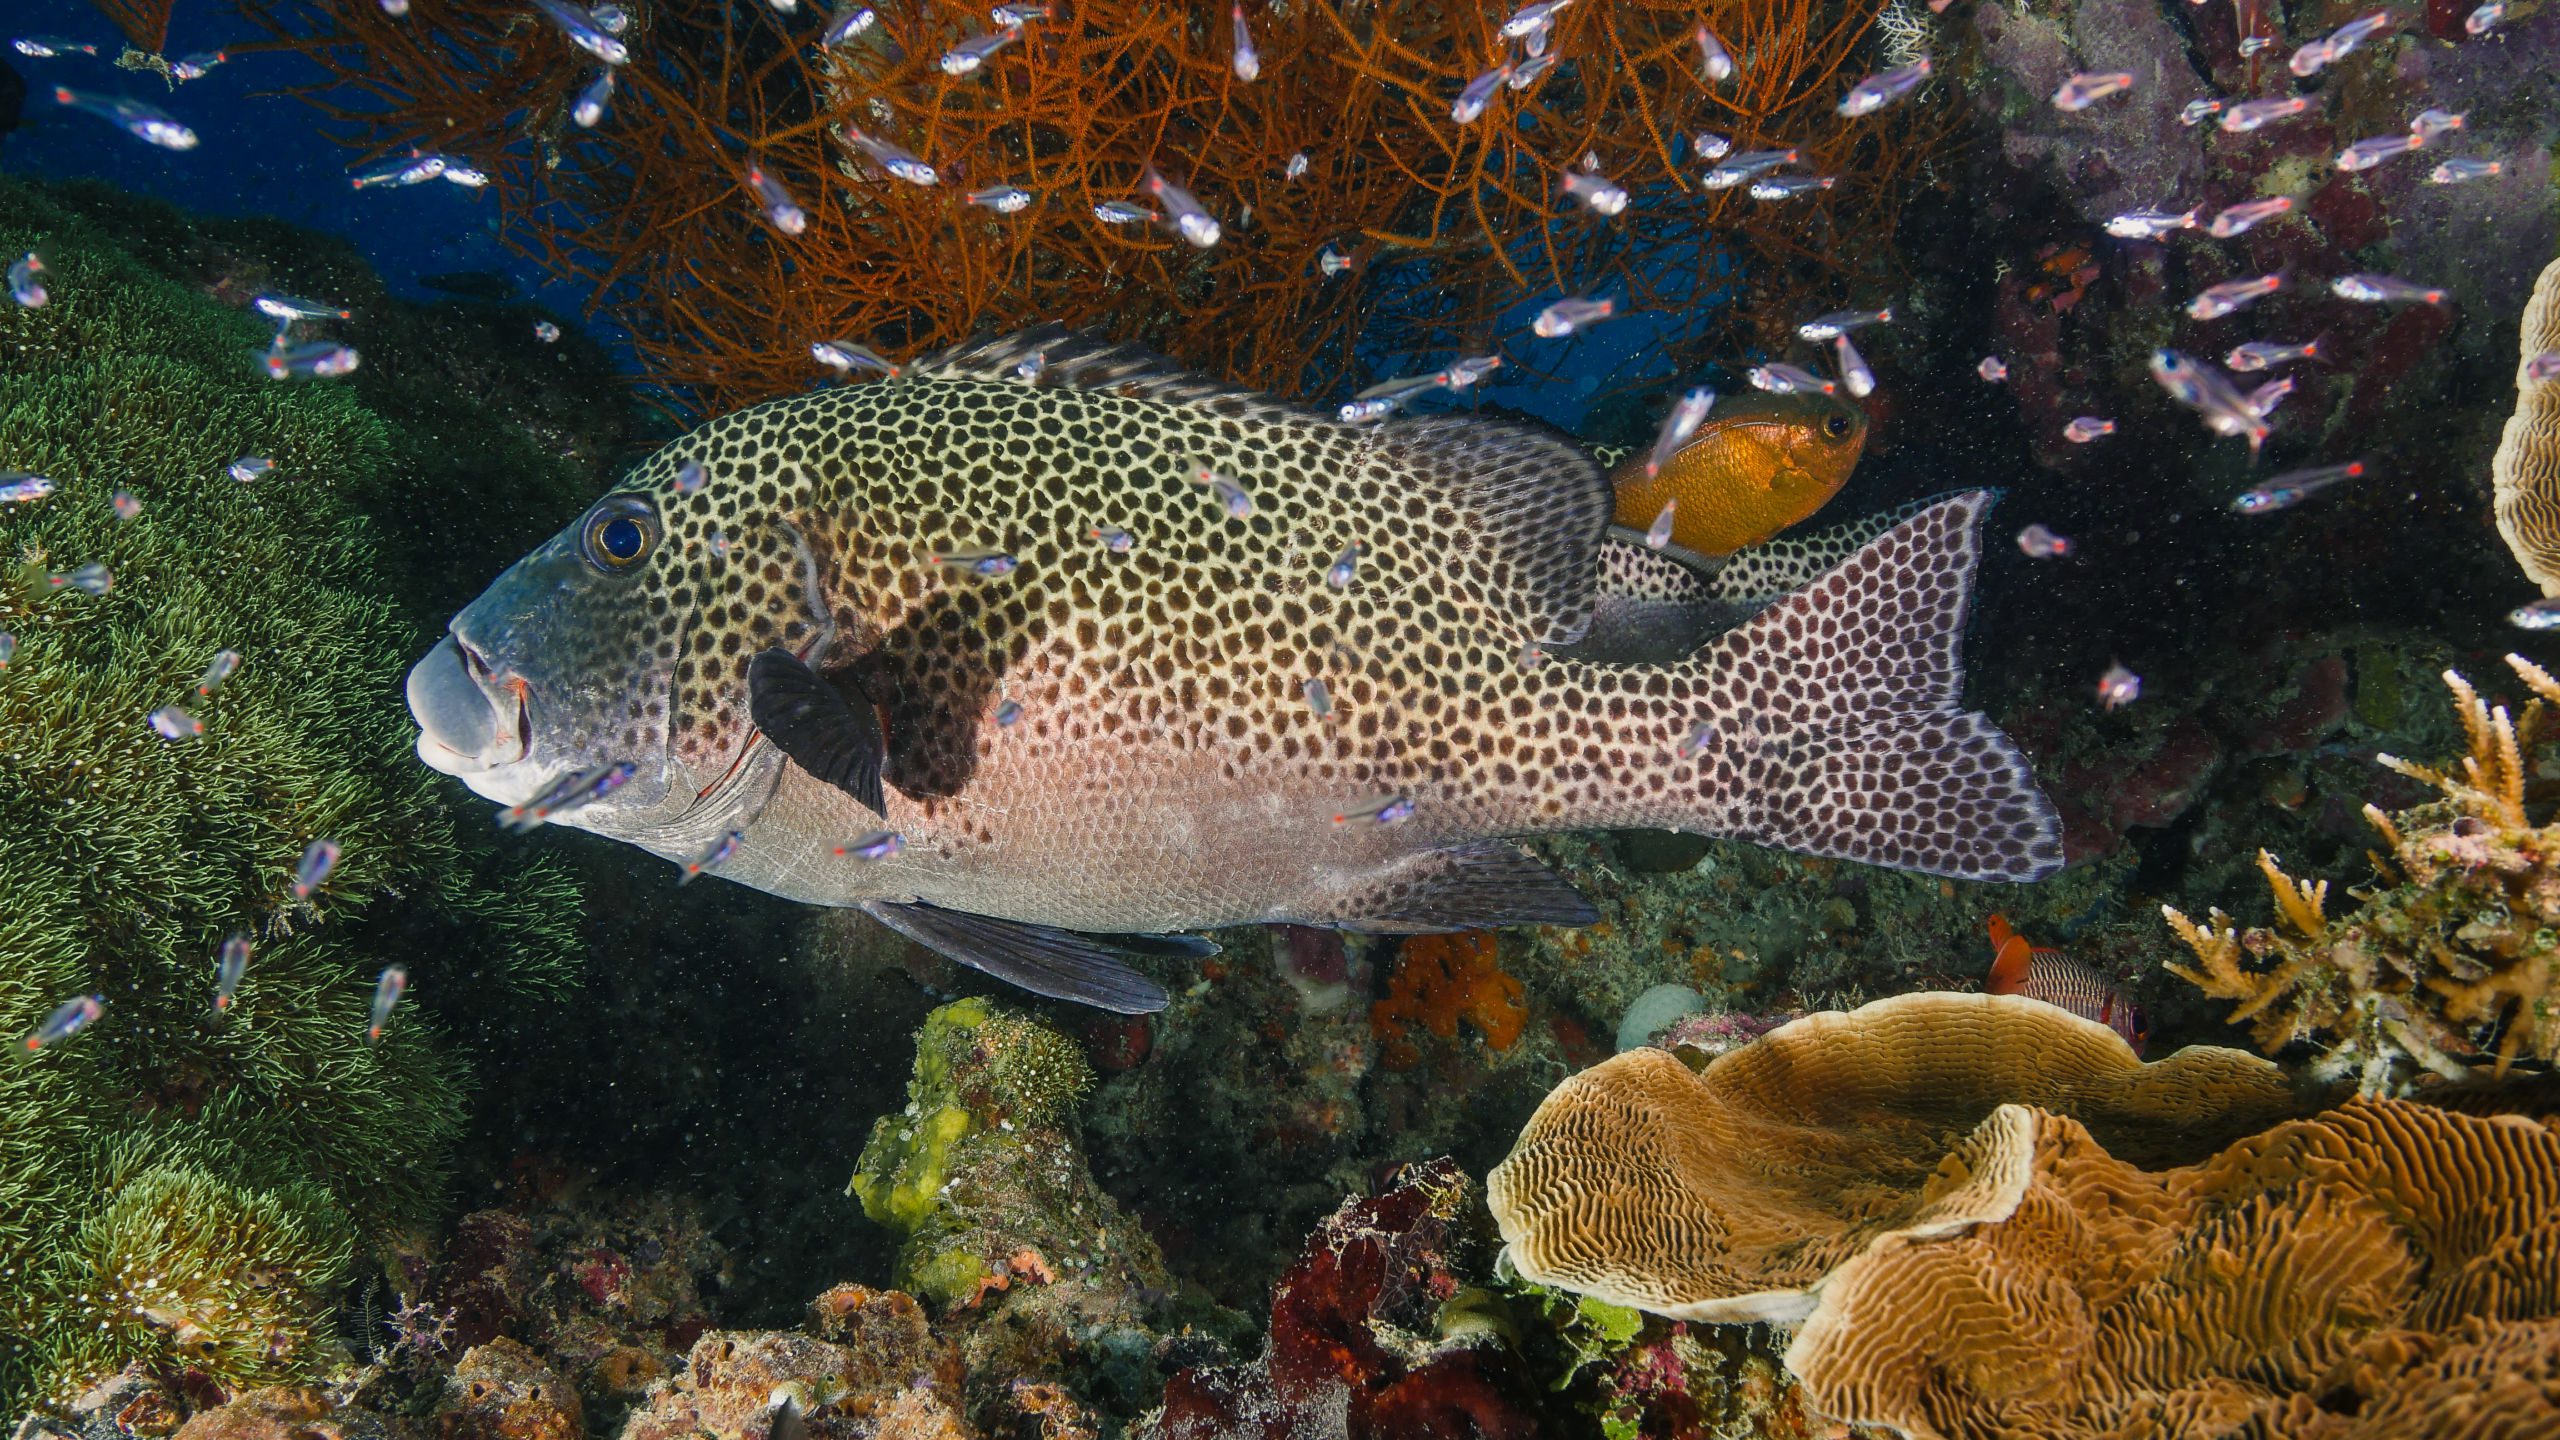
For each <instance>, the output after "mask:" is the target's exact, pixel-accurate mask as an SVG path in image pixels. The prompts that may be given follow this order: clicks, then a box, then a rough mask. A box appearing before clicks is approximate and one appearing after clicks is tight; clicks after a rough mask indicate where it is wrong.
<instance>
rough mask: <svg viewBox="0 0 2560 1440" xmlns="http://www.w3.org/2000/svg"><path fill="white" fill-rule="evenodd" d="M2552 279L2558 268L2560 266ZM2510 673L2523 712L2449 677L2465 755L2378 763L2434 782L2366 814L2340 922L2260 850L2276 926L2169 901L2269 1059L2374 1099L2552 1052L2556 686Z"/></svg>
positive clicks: (2211, 990)
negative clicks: (2284, 1060)
mask: <svg viewBox="0 0 2560 1440" xmlns="http://www.w3.org/2000/svg"><path fill="white" fill-rule="evenodd" d="M2555 273H2560V272H2555ZM2507 663H2508V664H2509V666H2511V667H2512V668H2513V669H2514V670H2515V672H2516V674H2517V675H2518V676H2519V677H2521V678H2522V679H2523V680H2524V681H2525V683H2526V684H2527V685H2528V686H2529V687H2530V688H2531V689H2532V690H2533V691H2534V693H2535V695H2536V697H2537V698H2536V699H2534V700H2533V701H2532V702H2530V703H2528V704H2527V705H2526V706H2525V708H2524V711H2523V713H2522V714H2520V715H2516V716H2510V715H2509V714H2508V712H2507V709H2506V707H2505V706H2503V705H2500V706H2494V707H2493V706H2491V705H2489V704H2488V703H2487V702H2486V701H2484V700H2482V699H2481V698H2480V696H2479V695H2478V693H2477V692H2475V691H2474V690H2473V689H2472V688H2471V685H2470V683H2469V682H2468V681H2466V680H2464V679H2463V678H2462V677H2461V676H2460V675H2458V674H2455V673H2454V672H2452V671H2446V672H2445V676H2444V679H2445V683H2446V684H2447V685H2448V686H2449V687H2450V688H2451V689H2452V691H2453V695H2454V709H2455V713H2456V714H2457V716H2458V717H2459V718H2460V720H2461V722H2462V726H2463V730H2464V733H2465V735H2466V738H2467V739H2468V742H2469V753H2468V754H2466V755H2464V756H2463V757H2462V758H2461V759H2460V761H2459V762H2458V763H2457V764H2455V765H2450V766H2447V767H2445V768H2444V769H2442V770H2438V769H2433V768H2430V767H2427V766H2423V765H2414V764H2411V763H2410V762H2408V761H2405V760H2400V759H2397V758H2394V757H2392V756H2387V755H2386V756H2383V757H2381V759H2382V761H2383V763H2384V764H2385V765H2387V766H2389V767H2390V768H2391V769H2393V770H2396V771H2398V772H2399V773H2400V774H2402V775H2406V776H2409V777H2410V778H2412V779H2416V780H2419V781H2421V782H2423V783H2425V784H2428V785H2430V786H2432V787H2434V788H2435V789H2436V790H2437V792H2438V793H2439V795H2440V796H2441V798H2440V799H2439V800H2437V801H2435V802H2433V803H2430V804H2425V805H2420V806H2417V807H2414V808H2412V809H2409V810H2404V811H2401V812H2399V813H2398V814H2396V815H2386V814H2384V813H2383V812H2382V811H2381V810H2380V809H2379V808H2377V807H2375V806H2371V805H2367V806H2366V807H2365V818H2366V819H2367V820H2368V821H2369V822H2371V824H2372V825H2373V827H2374V829H2375V830H2376V831H2378V832H2379V833H2380V835H2381V838H2382V840H2383V843H2384V845H2385V847H2386V849H2387V852H2388V853H2387V854H2377V855H2375V856H2374V863H2375V865H2376V867H2377V869H2379V870H2380V872H2381V877H2382V878H2381V883H2379V884H2377V885H2375V886H2373V887H2372V888H2371V889H2370V890H2367V891H2364V892H2361V893H2362V894H2363V895H2364V903H2363V904H2362V905H2361V906H2360V907H2358V908H2357V909H2356V910H2355V911H2354V913H2352V914H2350V915H2346V916H2343V917H2339V918H2335V919H2333V918H2331V917H2330V915H2329V914H2328V908H2327V901H2328V894H2329V884H2328V882H2327V881H2325V880H2323V881H2316V882H2313V881H2304V880H2298V879H2295V878H2293V877H2292V876H2289V875H2287V874H2285V873H2284V871H2283V870H2282V869H2281V868H2279V866H2278V864H2277V862H2276V859H2275V857H2274V856H2272V855H2269V854H2267V853H2266V852H2265V851H2260V852H2259V856H2258V863H2259V868H2260V869H2262V870H2263V871H2264V872H2265V873H2266V877H2267V881H2268V884H2269V886H2270V888H2271V889H2272V890H2273V892H2274V898H2275V911H2276V914H2277V917H2278V924H2277V925H2275V926H2272V927H2263V926H2253V927H2250V928H2247V929H2242V928H2241V927H2239V926H2238V925H2235V924H2234V923H2233V922H2232V920H2231V917H2230V916H2228V915H2225V914H2223V913H2222V911H2220V910H2219V909H2216V910H2213V911H2211V912H2209V913H2208V914H2207V916H2206V918H2205V921H2204V923H2203V924H2201V925H2199V924H2197V923H2196V922H2194V921H2192V920H2190V919H2188V918H2187V917H2186V916H2185V915H2183V914H2181V913H2179V912H2178V911H2177V910H2175V909H2172V908H2169V907H2167V906H2163V907H2162V911H2163V913H2164V914H2165V915H2166V916H2167V918H2168V921H2169V924H2170V926H2171V927H2172V928H2173V929H2175V930H2176V931H2177V933H2178V935H2179V937H2180V938H2181V939H2183V940H2184V941H2186V943H2187V946H2188V948H2189V949H2191V950H2192V951H2193V952H2194V954H2195V959H2196V964H2195V965H2194V966H2192V967H2189V966H2174V967H2172V968H2173V970H2174V971H2175V973H2177V974H2178V975H2180V976H2181V977H2183V978H2185V979H2187V980H2189V981H2191V982H2193V983H2194V984H2195V985H2197V986H2198V987H2200V988H2201V989H2202V990H2203V991H2204V993H2205V994H2207V995H2208V996H2211V997H2213V998H2215V999H2222V1000H2233V1001H2237V1002H2239V1004H2238V1008H2237V1009H2235V1010H2234V1011H2233V1012H2232V1014H2231V1017H2230V1018H2231V1022H2232V1023H2233V1024H2247V1025H2249V1026H2250V1028H2251V1033H2252V1034H2253V1035H2254V1036H2255V1037H2256V1039H2257V1041H2258V1044H2259V1046H2260V1047H2261V1048H2263V1049H2265V1050H2267V1051H2269V1052H2270V1053H2272V1052H2274V1051H2276V1050H2278V1049H2281V1048H2282V1047H2284V1046H2286V1045H2289V1044H2293V1043H2295V1042H2310V1043H2313V1044H2316V1045H2318V1046H2320V1047H2321V1048H2322V1049H2323V1051H2324V1052H2325V1054H2326V1064H2327V1065H2328V1067H2330V1068H2333V1069H2335V1070H2337V1071H2341V1072H2343V1071H2350V1070H2351V1071H2353V1072H2354V1073H2355V1074H2356V1075H2357V1076H2358V1079H2359V1084H2360V1087H2361V1088H2362V1089H2363V1090H2364V1091H2365V1092H2366V1093H2368V1094H2381V1093H2387V1092H2389V1091H2391V1090H2393V1089H2395V1088H2398V1087H2400V1086H2402V1085H2404V1084H2407V1083H2411V1082H2412V1081H2413V1080H2415V1079H2416V1078H2418V1077H2417V1076H2415V1075H2413V1074H2412V1073H2411V1072H2412V1070H2413V1069H2415V1070H2418V1071H2421V1072H2427V1073H2426V1078H2427V1079H2428V1080H2430V1081H2433V1080H2434V1079H2436V1078H2437V1077H2441V1078H2443V1079H2447V1080H2468V1079H2472V1078H2474V1077H2475V1073H2476V1072H2477V1071H2478V1070H2479V1069H2480V1068H2482V1067H2481V1066H2480V1064H2478V1063H2476V1062H2478V1061H2480V1060H2483V1059H2486V1060H2489V1061H2491V1062H2492V1063H2491V1064H2490V1065H2489V1067H2488V1068H2490V1069H2491V1070H2493V1071H2494V1072H2495V1073H2498V1074H2503V1073H2504V1072H2505V1070H2506V1068H2507V1066H2508V1065H2509V1064H2510V1063H2511V1062H2512V1061H2513V1060H2514V1059H2515V1058H2516V1057H2517V1056H2518V1055H2531V1056H2533V1057H2535V1058H2536V1059H2540V1060H2546V1061H2547V1060H2553V1059H2560V1013H2554V1006H2553V1003H2552V1002H2553V1000H2554V999H2555V997H2556V996H2560V960H2555V946H2560V941H2555V939H2554V936H2555V933H2560V932H2556V931H2555V927H2560V825H2553V824H2544V825H2535V824H2532V823H2531V822H2530V820H2529V819H2528V817H2527V815H2526V812H2525V792H2526V784H2527V781H2528V779H2529V778H2531V777H2535V776H2538V775H2540V774H2541V773H2543V772H2542V770H2541V769H2540V766H2541V765H2542V764H2543V763H2545V756H2546V754H2547V753H2549V750H2550V746H2549V741H2550V739H2551V734H2550V732H2551V731H2552V730H2553V729H2554V728H2555V724H2560V717H2555V715H2554V714H2553V712H2552V710H2551V708H2550V707H2552V706H2555V705H2560V681H2555V680H2554V679H2553V678H2552V677H2551V676H2550V675H2548V674H2546V673H2545V672H2544V671H2543V670H2542V669H2540V668H2539V667H2538V666H2535V665H2533V664H2532V663H2531V662H2529V661H2526V660H2524V659H2523V658H2522V657H2520V656H2514V655H2510V656H2508V657H2507Z"/></svg>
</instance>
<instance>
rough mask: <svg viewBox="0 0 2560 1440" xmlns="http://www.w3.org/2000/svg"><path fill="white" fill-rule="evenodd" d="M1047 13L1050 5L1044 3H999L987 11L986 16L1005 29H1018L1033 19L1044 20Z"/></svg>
mask: <svg viewBox="0 0 2560 1440" xmlns="http://www.w3.org/2000/svg"><path fill="white" fill-rule="evenodd" d="M1049 15H1050V7H1049V6H1046V5H999V6H997V7H996V8H994V9H993V10H990V11H988V12H987V18H989V19H991V20H993V21H995V22H996V23H997V24H999V25H1001V26H1003V27H1004V28H1006V29H1007V30H1019V29H1021V28H1022V27H1023V26H1025V25H1028V24H1030V23H1031V22H1032V21H1034V20H1046V19H1048V18H1049Z"/></svg>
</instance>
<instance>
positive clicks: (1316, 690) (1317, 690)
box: [1298, 675, 1333, 720]
mask: <svg viewBox="0 0 2560 1440" xmlns="http://www.w3.org/2000/svg"><path fill="white" fill-rule="evenodd" d="M1298 693H1299V695H1301V696H1303V697H1304V698H1305V700H1306V702H1307V708H1308V709H1310V710H1313V711H1314V712H1316V718H1317V719H1319V720H1321V719H1323V718H1324V717H1326V716H1327V715H1330V714H1332V713H1333V692H1332V691H1331V690H1328V689H1326V688H1325V683H1324V678H1323V677H1322V676H1317V675H1310V676H1308V677H1307V681H1306V683H1305V684H1303V685H1300V686H1299V687H1298Z"/></svg>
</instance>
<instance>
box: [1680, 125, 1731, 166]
mask: <svg viewBox="0 0 2560 1440" xmlns="http://www.w3.org/2000/svg"><path fill="white" fill-rule="evenodd" d="M1689 148H1690V150H1692V151H1693V152H1695V153H1696V155H1697V157H1698V158H1699V159H1701V160H1706V161H1710V162H1712V161H1717V160H1721V159H1723V158H1724V157H1726V156H1727V155H1730V154H1732V153H1733V138H1732V137H1731V136H1728V135H1718V134H1716V133H1715V132H1713V131H1711V130H1701V131H1699V132H1698V134H1697V138H1696V139H1693V140H1691V141H1690V142H1689Z"/></svg>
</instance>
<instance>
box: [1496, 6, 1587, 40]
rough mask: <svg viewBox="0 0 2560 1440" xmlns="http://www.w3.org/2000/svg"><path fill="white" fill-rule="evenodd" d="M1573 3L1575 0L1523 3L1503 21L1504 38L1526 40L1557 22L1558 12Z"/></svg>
mask: <svg viewBox="0 0 2560 1440" xmlns="http://www.w3.org/2000/svg"><path fill="white" fill-rule="evenodd" d="M1572 3H1573V0H1539V3H1536V4H1530V5H1523V6H1521V7H1520V8H1519V9H1517V10H1514V11H1512V12H1511V14H1510V16H1509V17H1508V18H1507V19H1505V20H1504V21H1503V22H1502V38H1504V39H1505V40H1525V39H1527V38H1528V37H1529V36H1531V35H1535V34H1536V33H1538V32H1539V31H1541V30H1544V29H1546V28H1547V27H1548V26H1550V25H1553V24H1554V23H1556V15H1557V13H1558V12H1559V11H1562V10H1563V9H1564V8H1565V7H1566V6H1568V5H1571V4H1572Z"/></svg>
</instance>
